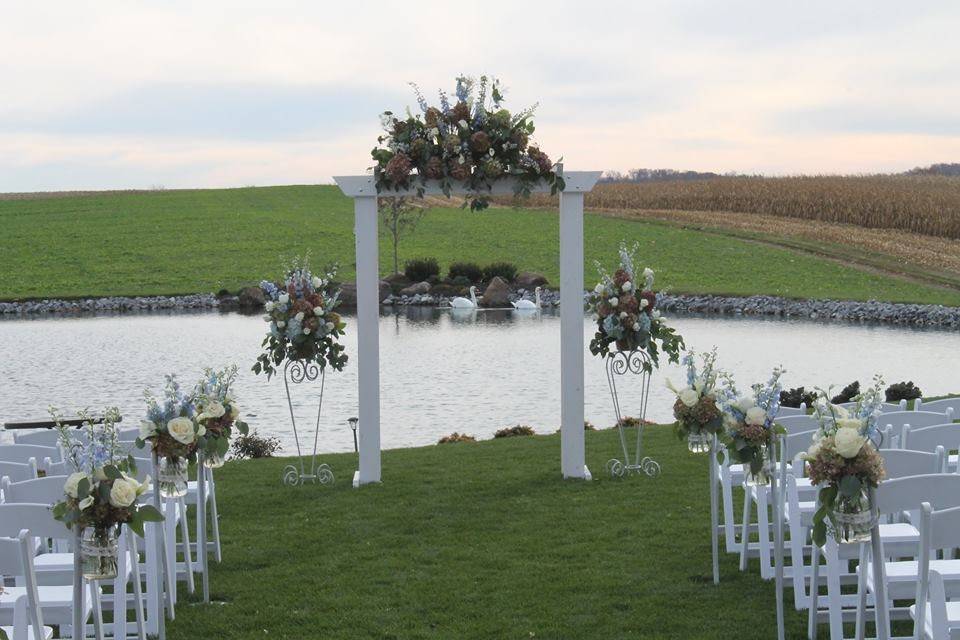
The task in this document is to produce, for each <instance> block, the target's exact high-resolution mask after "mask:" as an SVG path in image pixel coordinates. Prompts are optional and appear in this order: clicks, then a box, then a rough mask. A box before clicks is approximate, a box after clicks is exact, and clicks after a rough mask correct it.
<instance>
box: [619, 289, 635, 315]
mask: <svg viewBox="0 0 960 640" xmlns="http://www.w3.org/2000/svg"><path fill="white" fill-rule="evenodd" d="M620 309H621V310H623V311H626V312H627V313H630V314H636V313H639V311H640V301H639V300H637V298H636V296H634V295H633V294H632V293H624V294H622V295H621V296H620Z"/></svg>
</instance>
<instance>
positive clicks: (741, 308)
mask: <svg viewBox="0 0 960 640" xmlns="http://www.w3.org/2000/svg"><path fill="white" fill-rule="evenodd" d="M441 287H442V285H439V286H435V287H432V288H431V289H430V290H428V291H427V292H426V293H411V294H400V293H397V294H394V293H391V292H390V291H391V288H390V285H389V284H388V283H386V282H383V283H381V288H380V293H381V294H382V296H381V300H382V304H383V305H384V306H391V307H393V306H433V307H443V306H449V303H450V300H451V299H452V298H453V297H455V296H457V295H460V293H459V292H453V291H449V289H448V290H443V289H442V288H441ZM251 289H252V288H251ZM419 289H420V290H423V287H420V288H419ZM437 289H439V291H436V292H434V291H435V290H437ZM354 291H355V290H354ZM584 295H585V296H586V293H585V294H584ZM520 298H526V299H528V300H529V299H533V291H532V290H530V289H523V288H517V289H512V290H511V291H510V293H509V295H508V301H510V302H514V301H516V300H518V299H520ZM658 299H659V302H658V307H659V309H660V310H661V311H663V312H664V313H667V314H671V313H673V314H683V313H692V314H706V315H729V316H768V317H780V318H803V319H812V320H821V321H838V322H876V323H881V324H893V325H900V326H915V327H939V328H949V329H960V307H945V306H942V305H929V304H908V303H895V302H878V301H876V300H871V301H867V302H858V301H851V300H790V299H787V298H779V297H776V296H763V295H756V296H715V295H665V294H660V295H659V296H658ZM540 300H541V305H542V306H543V307H544V308H551V307H559V305H560V293H559V292H558V291H553V290H550V289H546V288H543V289H541V292H540ZM355 301H356V298H355V292H354V298H353V300H352V302H353V304H354V305H355V304H356V302H355ZM345 302H347V304H346V305H345V306H347V307H348V308H349V307H350V306H352V305H350V304H349V303H350V302H351V300H350V299H349V297H348V299H347V300H346V301H345ZM260 307H262V301H259V300H257V299H256V297H255V296H253V295H251V292H247V290H244V291H241V295H239V296H233V295H220V296H215V295H213V294H195V295H186V296H150V297H122V296H113V297H107V298H86V299H78V300H30V301H25V302H0V316H7V317H10V316H36V315H46V314H54V315H78V314H96V313H128V312H134V313H135V312H144V311H161V310H168V311H194V310H209V309H217V308H219V309H224V310H227V309H243V310H250V311H258V310H259V308H260Z"/></svg>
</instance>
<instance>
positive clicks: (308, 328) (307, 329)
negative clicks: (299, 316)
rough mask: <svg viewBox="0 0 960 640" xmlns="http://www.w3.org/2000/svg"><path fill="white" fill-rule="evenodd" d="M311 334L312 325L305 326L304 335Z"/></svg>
mask: <svg viewBox="0 0 960 640" xmlns="http://www.w3.org/2000/svg"><path fill="white" fill-rule="evenodd" d="M309 334H310V327H304V328H303V335H305V336H306V335H309Z"/></svg>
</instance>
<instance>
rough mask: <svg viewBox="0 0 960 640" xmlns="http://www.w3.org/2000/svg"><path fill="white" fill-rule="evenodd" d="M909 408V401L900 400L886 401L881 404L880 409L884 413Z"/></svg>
mask: <svg viewBox="0 0 960 640" xmlns="http://www.w3.org/2000/svg"><path fill="white" fill-rule="evenodd" d="M906 410H907V401H906V400H901V401H900V402H897V403H893V402H884V403H883V404H881V405H880V411H881V412H882V413H893V412H894V411H906Z"/></svg>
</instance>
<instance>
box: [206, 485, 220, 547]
mask: <svg viewBox="0 0 960 640" xmlns="http://www.w3.org/2000/svg"><path fill="white" fill-rule="evenodd" d="M208 471H209V473H210V477H209V480H210V482H209V483H207V487H208V491H209V496H210V514H211V515H210V523H211V526H212V527H213V552H214V557H215V558H216V559H217V562H218V563H219V562H223V552H222V551H221V549H220V514H219V513H217V485H216V484H215V483H214V482H213V469H208Z"/></svg>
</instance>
